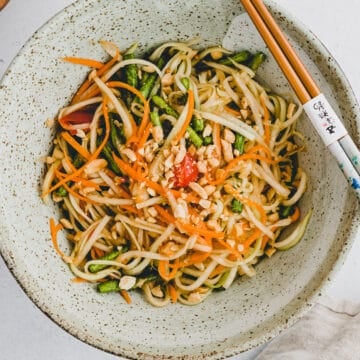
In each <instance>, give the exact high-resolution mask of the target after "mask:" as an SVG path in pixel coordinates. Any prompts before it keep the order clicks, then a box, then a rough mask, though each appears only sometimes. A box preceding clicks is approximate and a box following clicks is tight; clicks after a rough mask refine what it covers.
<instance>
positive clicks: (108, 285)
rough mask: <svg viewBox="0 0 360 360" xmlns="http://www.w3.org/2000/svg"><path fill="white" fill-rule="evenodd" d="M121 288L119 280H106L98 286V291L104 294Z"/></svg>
mask: <svg viewBox="0 0 360 360" xmlns="http://www.w3.org/2000/svg"><path fill="white" fill-rule="evenodd" d="M119 290H120V289H119V280H109V281H105V282H103V283H100V284H98V286H97V291H98V292H99V293H102V294H104V293H109V292H113V291H119Z"/></svg>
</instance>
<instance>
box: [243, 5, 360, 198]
mask: <svg viewBox="0 0 360 360" xmlns="http://www.w3.org/2000/svg"><path fill="white" fill-rule="evenodd" d="M240 1H241V3H242V5H243V6H244V8H245V10H246V11H247V13H248V14H249V16H250V18H251V20H252V22H253V23H254V25H255V26H256V28H257V30H258V32H259V33H260V35H261V36H262V38H263V40H264V41H265V43H266V45H267V46H268V48H269V50H270V51H271V53H272V55H273V56H274V58H275V60H276V61H277V63H278V65H279V66H280V68H281V70H282V72H283V73H284V75H285V77H286V78H287V80H288V81H289V83H290V85H291V86H292V88H293V90H294V92H295V93H296V95H297V97H298V98H299V100H300V102H301V103H302V105H303V106H304V110H305V112H306V113H307V115H308V117H309V119H310V120H311V122H312V124H313V125H314V127H315V129H316V130H317V132H318V134H319V135H320V137H321V138H322V140H323V141H324V143H325V145H326V146H327V148H328V149H329V150H330V152H331V153H332V154H333V156H334V157H335V159H336V160H337V162H338V164H339V167H340V169H341V170H342V172H343V174H344V175H345V177H346V179H347V180H348V182H349V184H350V185H351V187H352V188H353V189H354V191H355V193H356V195H357V196H358V198H359V199H360V151H359V149H358V148H357V146H356V145H355V143H354V141H353V140H352V138H351V137H350V135H349V134H348V132H347V131H346V129H345V127H344V125H343V124H342V122H341V120H340V119H339V117H338V116H337V115H336V113H335V111H334V110H333V108H332V107H331V105H330V104H329V102H328V101H327V100H326V98H325V96H324V95H323V94H322V93H321V91H320V89H319V87H318V85H317V84H316V82H315V81H314V79H313V78H312V77H311V75H310V74H309V72H308V70H307V69H306V68H305V66H304V64H303V63H302V61H301V60H300V58H299V57H298V55H297V54H296V52H295V50H294V49H293V48H292V46H291V45H290V43H289V41H288V40H287V39H286V37H285V35H284V34H283V32H282V30H281V29H280V27H279V25H278V24H277V23H276V21H275V19H274V18H273V17H272V15H271V13H270V12H269V10H268V9H267V7H266V6H265V4H264V3H263V1H262V0H240Z"/></svg>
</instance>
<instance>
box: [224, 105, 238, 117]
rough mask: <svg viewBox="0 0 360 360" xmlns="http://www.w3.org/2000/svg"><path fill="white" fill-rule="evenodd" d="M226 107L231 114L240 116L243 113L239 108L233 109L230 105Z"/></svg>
mask: <svg viewBox="0 0 360 360" xmlns="http://www.w3.org/2000/svg"><path fill="white" fill-rule="evenodd" d="M224 109H225V111H227V112H228V113H230V114H233V115H235V116H240V115H241V112H240V111H237V110H235V109H232V108H231V107H230V106H226V105H225V106H224Z"/></svg>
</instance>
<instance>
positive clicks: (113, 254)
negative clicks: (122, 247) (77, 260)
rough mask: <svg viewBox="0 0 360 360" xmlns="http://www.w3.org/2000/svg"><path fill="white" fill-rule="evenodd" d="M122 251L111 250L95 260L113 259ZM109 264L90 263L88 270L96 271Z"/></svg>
mask: <svg viewBox="0 0 360 360" xmlns="http://www.w3.org/2000/svg"><path fill="white" fill-rule="evenodd" d="M121 253H122V251H112V252H111V253H109V254H106V255H104V256H102V257H101V258H99V259H97V260H114V259H116V258H117V257H118V256H119V255H120V254H121ZM108 266H109V265H104V264H91V265H90V266H89V271H90V272H91V273H97V272H98V271H100V270H104V269H106V268H107V267H108Z"/></svg>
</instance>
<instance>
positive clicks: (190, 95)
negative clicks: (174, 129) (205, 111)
mask: <svg viewBox="0 0 360 360" xmlns="http://www.w3.org/2000/svg"><path fill="white" fill-rule="evenodd" d="M188 104H189V108H188V112H187V114H186V118H185V121H184V124H183V126H182V127H181V129H180V130H179V132H178V133H177V134H176V136H175V137H174V142H178V141H180V139H181V138H182V137H183V136H184V134H185V133H186V130H187V128H188V126H189V124H190V121H191V119H192V116H193V113H194V106H195V101H194V93H193V91H192V90H188Z"/></svg>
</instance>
